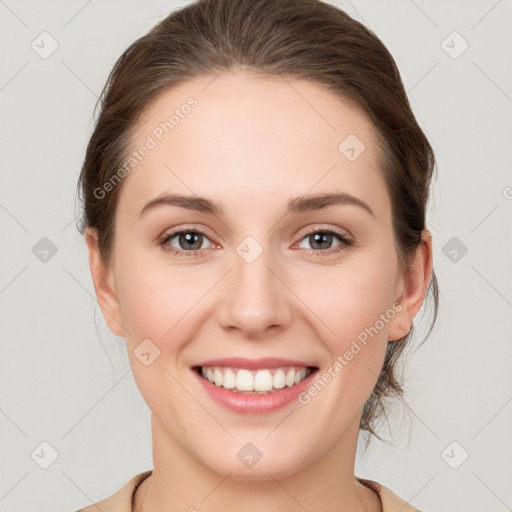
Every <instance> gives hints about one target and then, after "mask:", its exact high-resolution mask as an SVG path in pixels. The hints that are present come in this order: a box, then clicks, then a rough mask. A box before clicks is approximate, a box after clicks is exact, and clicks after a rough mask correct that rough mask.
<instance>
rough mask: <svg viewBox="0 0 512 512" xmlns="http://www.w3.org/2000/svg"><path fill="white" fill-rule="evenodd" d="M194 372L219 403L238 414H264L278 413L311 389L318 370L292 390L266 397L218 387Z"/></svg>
mask: <svg viewBox="0 0 512 512" xmlns="http://www.w3.org/2000/svg"><path fill="white" fill-rule="evenodd" d="M192 372H193V373H194V375H195V376H196V378H197V379H199V382H200V383H201V385H202V386H203V388H204V390H205V391H206V392H207V393H208V394H209V395H210V397H211V398H212V399H213V400H215V401H216V402H217V403H219V404H221V405H223V406H224V407H226V408H228V409H230V410H232V411H235V412H238V413H246V414H251V413H253V414H262V413H266V412H273V411H277V410H278V409H281V408H283V407H285V406H286V405H288V404H289V403H290V402H293V401H294V400H295V399H297V397H298V396H299V395H300V394H301V393H302V392H303V391H305V390H306V389H307V388H308V387H309V385H310V383H311V380H312V379H313V377H314V375H315V374H316V372H317V370H313V371H311V373H310V374H309V375H308V376H307V377H306V378H305V379H304V380H303V381H301V382H299V383H298V384H296V385H295V386H292V387H291V388H289V387H288V386H286V387H284V388H282V389H280V390H278V391H274V392H272V393H268V394H265V395H248V394H242V393H236V392H234V391H230V390H229V389H225V388H222V387H220V386H216V385H215V384H212V383H211V382H210V381H209V380H206V379H203V378H202V377H201V376H200V375H199V374H198V373H197V372H196V371H195V370H192Z"/></svg>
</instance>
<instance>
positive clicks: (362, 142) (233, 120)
mask: <svg viewBox="0 0 512 512" xmlns="http://www.w3.org/2000/svg"><path fill="white" fill-rule="evenodd" d="M374 131H375V129H374V126H373V125H372V123H371V122H370V121H369V119H368V118H367V116H366V115H365V114H364V113H363V112H362V111H361V110H360V109H359V108H358V107H357V106H356V105H354V104H353V103H351V102H349V101H347V100H343V99H341V98H340V97H338V96H337V95H335V94H334V93H332V92H329V91H327V90H325V89H324V88H322V87H321V86H320V85H318V84H315V83H312V82H309V81H306V80H292V79H289V78H282V77H268V76H258V75H254V74H251V73H248V72H244V71H239V72H225V73H221V74H220V75H218V76H217V77H212V76H208V77H201V78H196V79H194V80H192V81H189V82H185V83H182V84H180V85H179V86H176V87H174V88H171V89H169V90H166V91H164V92H162V93H160V94H159V96H158V97H157V98H156V99H154V100H153V101H152V102H151V103H150V105H149V106H148V108H147V109H146V112H145V114H144V116H143V118H142V119H141V121H140V122H139V124H138V125H137V127H136V129H135V130H134V132H133V138H132V145H131V151H132V152H138V153H139V155H138V158H137V161H136V162H135V160H133V162H134V163H135V165H133V166H132V167H130V169H129V175H128V176H127V183H126V184H125V187H124V191H123V193H122V194H121V200H122V197H123V195H124V196H125V200H126V198H129V199H130V202H131V203H137V204H139V205H140V202H141V201H142V200H148V199H151V198H153V197H155V196H157V195H158V194H161V193H164V192H180V193H189V194H190V193H193V194H197V195H201V196H209V197H214V198H217V199H218V200H219V201H220V202H222V203H223V204H224V203H225V202H226V203H228V202H229V201H232V203H233V204H236V205H245V206H247V205H250V206H253V207H255V208H258V207H265V205H268V204H269V202H270V201H272V200H275V201H284V202H286V200H287V199H288V198H289V197H292V196H293V197H295V196H298V195H304V194H306V193H308V192H312V193H320V192H332V191H334V189H336V191H338V190H342V191H344V192H347V193H350V194H353V195H356V196H359V197H361V198H365V200H366V201H371V202H372V204H373V205H374V206H375V209H376V210H377V211H379V209H380V210H381V211H380V213H383V212H384V211H385V210H387V209H388V205H387V193H386V190H385V185H384V182H383V180H382V177H381V175H380V172H379V171H378V161H379V149H378V146H377V139H376V135H375V133H374ZM144 147H146V148H149V149H146V150H143V148H144ZM141 153H144V156H142V157H141ZM130 154H132V153H130ZM127 156H130V155H127ZM269 193H271V195H269Z"/></svg>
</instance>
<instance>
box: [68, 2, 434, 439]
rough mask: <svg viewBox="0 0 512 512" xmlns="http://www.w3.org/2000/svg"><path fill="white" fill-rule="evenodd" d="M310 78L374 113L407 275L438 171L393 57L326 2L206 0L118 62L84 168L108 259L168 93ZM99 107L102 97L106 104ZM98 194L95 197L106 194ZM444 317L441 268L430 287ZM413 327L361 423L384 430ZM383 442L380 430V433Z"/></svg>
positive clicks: (83, 185) (390, 353)
mask: <svg viewBox="0 0 512 512" xmlns="http://www.w3.org/2000/svg"><path fill="white" fill-rule="evenodd" d="M237 68H244V69H248V70H250V71H251V72H253V73H255V74H264V75H269V76H272V75H274V76H277V77H279V76H282V77H287V78H292V79H293V78H296V79H307V80H310V81H313V82H314V83H316V84H319V85H321V86H323V87H325V88H327V89H328V90H329V91H332V92H333V93H334V94H336V95H338V96H339V97H340V98H343V99H346V100H350V101H352V102H355V103H356V104H357V105H358V106H359V107H360V108H361V109H362V110H363V111H364V112H365V113H366V115H368V116H369V118H370V119H371V121H372V122H373V124H374V126H375V127H376V134H377V137H378V140H379V143H380V146H381V149H382V150H381V163H380V171H381V172H382V174H383V176H384V179H385V181H386V184H387V188H388V193H389V195H390V199H391V205H392V214H393V230H394V237H395V245H396V249H397V254H398V257H399V261H400V264H401V268H402V270H405V269H406V268H407V263H408V261H409V257H410V256H411V255H412V254H413V252H414V250H415V249H416V248H417V247H418V244H419V242H420V234H421V231H422V230H423V229H424V228H425V227H426V224H425V214H426V208H427V202H428V198H429V189H430V183H431V179H432V176H433V173H434V168H435V159H434V153H433V151H432V148H431V146H430V144H429V142H428V140H427V138H426V136H425V134H424V133H423V131H422V130H421V128H420V126H419V125H418V123H417V121H416V119H415V116H414V114H413V112H412V110H411V107H410V105H409V101H408V99H407V95H406V92H405V90H404V86H403V83H402V80H401V78H400V74H399V72H398V69H397V66H396V64H395V62H394V60H393V57H392V56H391V54H390V53H389V52H388V50H387V49H386V47H385V46H384V45H383V43H382V42H381V41H380V40H379V39H378V37H377V36H376V35H375V34H373V32H371V31H370V30H369V29H367V28H366V27H364V26H363V25H362V24H361V23H359V22H357V21H355V20H354V19H352V18H351V17H350V16H348V15H347V14H346V13H344V12H343V11H341V10H340V9H338V8H336V7H334V6H332V5H329V4H327V3H324V2H321V1H319V0H279V1H276V0H199V1H198V2H195V3H193V4H190V5H187V6H186V7H184V8H182V9H180V10H178V11H175V12H173V13H171V14H170V15H169V16H168V17H166V18H165V19H163V20H162V21H160V22H159V23H158V24H157V25H156V26H155V27H154V28H153V29H152V30H151V31H150V32H149V33H147V34H146V35H144V36H143V37H141V38H139V39H137V40H136V41H135V42H134V43H132V44H131V45H130V46H129V47H128V48H127V49H126V50H125V52H124V53H123V54H122V55H121V57H120V58H119V59H118V61H117V62H116V64H115V65H114V68H113V69H112V71H111V73H110V75H109V77H108V80H107V83H106V84H105V87H104V88H103V91H102V94H101V97H100V99H99V104H100V112H99V116H98V117H97V120H96V125H95V129H94V131H93V133H92V136H91V138H90V141H89V144H88V146H87V151H86V154H85V160H84V163H83V166H82V170H81V174H80V178H79V183H78V193H79V197H80V199H81V201H82V203H83V218H82V224H81V226H79V230H80V232H82V233H83V232H84V228H85V226H90V227H93V228H96V229H97V232H98V242H99V249H100V252H101V255H102V258H103V259H104V261H106V262H108V261H109V258H110V256H111V252H112V247H113V241H114V226H115V215H116V206H117V203H118V198H119V193H120V191H121V189H122V184H123V181H124V179H126V178H124V179H123V181H121V182H120V183H119V185H118V186H114V187H111V190H109V192H108V194H106V195H105V197H98V193H97V191H98V190H100V189H102V188H103V187H104V185H105V184H106V183H108V182H109V180H112V177H114V174H115V173H116V170H118V169H120V168H121V166H122V164H123V162H124V161H125V158H126V155H127V153H128V151H129V148H130V143H131V136H132V134H133V131H134V129H135V128H136V126H137V123H138V121H139V119H140V118H141V116H142V114H143V113H144V112H145V110H146V109H147V108H148V107H149V105H150V104H151V102H152V100H154V99H155V98H156V96H157V95H159V94H160V93H162V92H164V91H165V90H166V89H169V88H172V87H173V86H176V85H178V84H181V83H183V82H185V81H187V80H192V79H194V78H195V77H199V76H204V75H207V74H211V75H215V74H218V73H220V72H221V71H223V70H225V69H234V70H236V69H237ZM96 108H98V104H97V105H96ZM95 191H96V192H95ZM428 295H429V296H431V297H432V298H433V300H434V315H433V319H432V323H431V325H430V330H429V332H428V333H427V336H428V334H430V331H431V330H432V327H433V324H434V322H435V319H436V316H437V309H438V286H437V280H436V277H435V274H434V273H433V275H432V279H431V281H430V283H429V287H428ZM412 334H413V327H411V330H410V332H409V334H408V335H407V336H404V337H403V338H401V339H400V340H397V341H395V342H389V343H388V347H387V352H386V356H385V361H384V365H383V368H382V371H381V374H380V376H379V378H378V381H377V384H376V386H375V389H374V391H373V393H372V395H371V396H370V398H369V400H368V401H367V403H366V404H365V406H364V409H363V414H362V418H361V425H360V427H361V429H362V430H365V431H367V432H369V433H372V434H375V435H377V434H376V433H375V430H374V428H375V425H376V422H377V420H378V419H379V418H380V417H381V416H382V413H385V408H384V405H385V402H386V400H387V399H388V398H391V397H393V396H398V397H402V387H401V382H400V379H399V378H398V376H397V369H396V363H397V360H398V358H399V356H400V354H401V353H402V351H403V349H404V347H405V346H406V343H407V342H408V341H409V338H410V337H411V336H412ZM377 437H379V436H377Z"/></svg>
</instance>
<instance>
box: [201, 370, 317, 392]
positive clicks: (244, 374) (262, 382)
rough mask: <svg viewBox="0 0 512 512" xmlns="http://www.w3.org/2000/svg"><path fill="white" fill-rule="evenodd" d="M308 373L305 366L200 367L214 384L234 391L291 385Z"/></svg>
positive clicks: (203, 373) (264, 389) (269, 388)
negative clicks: (268, 367)
mask: <svg viewBox="0 0 512 512" xmlns="http://www.w3.org/2000/svg"><path fill="white" fill-rule="evenodd" d="M309 373H310V370H309V369H307V368H272V369H268V370H267V369H264V370H253V371H251V370H246V369H244V368H240V369H238V368H225V367H218V366H213V367H208V368H206V367H201V375H202V376H203V377H204V378H205V379H207V380H209V381H210V382H212V383H214V384H215V385H216V386H219V387H223V388H226V389H233V390H236V391H260V392H264V391H271V390H272V389H281V388H284V387H285V386H288V387H292V386H294V385H295V384H298V383H299V382H300V381H302V380H304V379H305V378H306V377H307V376H308V375H309Z"/></svg>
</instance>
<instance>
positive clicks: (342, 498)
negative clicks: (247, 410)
mask: <svg viewBox="0 0 512 512" xmlns="http://www.w3.org/2000/svg"><path fill="white" fill-rule="evenodd" d="M191 95H193V96H194V97H195V98H196V99H197V100H198V106H197V107H196V108H195V109H193V110H192V112H191V113H190V114H189V115H188V116H186V117H185V118H184V119H181V120H180V123H179V125H178V126H176V127H175V129H174V130H173V131H172V132H170V133H169V134H167V135H166V136H165V137H164V138H163V140H162V141H161V142H160V143H159V144H158V145H157V147H156V148H154V149H153V150H152V151H151V152H150V153H149V154H148V155H147V156H146V157H145V158H144V159H143V160H142V161H141V162H140V163H139V164H138V165H137V166H136V168H134V169H133V170H132V172H131V173H130V174H129V175H128V176H127V177H126V178H125V180H126V181H125V182H124V184H123V188H122V191H121V194H120V198H119V203H118V209H117V216H116V221H115V222H116V224H115V231H116V235H115V242H114V250H113V254H112V257H111V259H110V261H109V262H108V263H106V262H104V261H102V259H101V258H100V256H99V251H98V245H97V236H96V233H95V231H94V229H91V228H88V229H87V231H86V240H87V244H88V249H89V261H90V267H91V272H92V276H93V281H94V286H95V290H96V295H97V298H98V302H99V304H100V306H101V309H102V312H103V315H104V317H105V320H106V322H107V324H108V326H109V328H110V329H111V330H112V332H114V333H115V334H117V335H118V336H122V337H125V338H126V343H127V349H128V354H129V357H130V363H131V367H132V370H133V374H134V377H135V380H136V383H137V386H138V387H139V389H140V392H141V394H142V396H143V398H144V400H145V401H146V403H147V404H148V406H149V408H150V410H151V413H152V415H151V425H152V442H153V462H154V469H153V474H152V476H151V477H150V478H148V479H147V480H145V481H144V482H143V484H142V485H141V486H140V487H139V489H138V491H137V493H136V496H135V504H134V510H135V511H136V512H142V511H144V512H147V511H150V510H188V509H189V508H190V507H196V508H197V509H198V510H200V511H201V512H203V511H209V512H210V511H211V512H217V511H221V510H222V511H230V510H240V509H243V510H245V511H248V512H250V511H261V510H266V511H299V510H300V511H302V510H303V509H304V508H305V509H307V510H308V511H310V512H313V511H331V510H332V511H334V510H351V511H363V510H365V511H378V510H380V501H379V499H378V497H377V495H376V494H374V493H373V492H372V491H371V490H369V489H368V488H366V487H365V486H363V485H361V484H360V483H359V482H357V480H356V479H355V477H354V462H355V455H356V443H357V436H358V428H359V421H360V418H361V413H362V408H363V406H364V404H365V402H366V401H367V399H368V397H369V396H370V394H371V392H372V389H373V388H374V386H375V383H376V380H377V376H378V374H379V372H380V368H381V366H382V363H383V360H384V354H385V350H386V346H387V343H388V340H390V341H392V340H397V339H399V338H401V337H403V336H404V335H405V334H406V333H407V332H408V331H409V329H410V326H411V322H412V320H413V318H414V317H415V315H416V314H417V312H418V311H419V309H420V307H421V304H422V302H423V300H424V297H425V293H426V288H427V284H428V281H429V279H430V276H431V271H432V245H431V238H430V234H429V233H428V232H427V231H424V232H423V234H422V242H421V243H420V245H419V246H418V249H417V251H416V253H415V255H414V257H413V259H412V260H411V264H410V266H409V268H408V270H407V271H406V272H405V273H402V272H400V270H399V264H398V256H397V252H396V247H395V246H394V242H393V231H392V217H391V204H390V199H389V196H388V192H387V189H386V187H385V184H384V181H383V178H382V176H381V175H380V173H379V171H378V167H379V165H378V162H379V152H378V146H377V140H376V136H375V133H374V127H373V126H372V124H371V122H370V121H369V120H368V119H367V117H366V116H365V115H364V114H363V113H362V112H361V111H360V110H359V109H358V108H357V107H356V106H354V105H353V104H350V103H348V102H347V101H344V100H343V101H342V100H340V98H338V97H337V96H334V95H333V94H332V93H330V92H328V91H326V90H324V89H322V88H321V87H320V86H319V85H317V84H314V83H310V82H307V81H303V80H293V81H291V80H286V81H285V80H282V79H280V78H278V77H277V78H276V77H256V76H253V75H251V74H250V73H248V72H246V71H242V70H237V71H236V72H235V71H231V72H229V73H228V72H224V73H222V74H221V75H220V76H218V77H217V78H216V79H215V80H214V81H212V77H207V78H206V77H203V78H200V79H195V80H194V81H191V82H187V83H185V84H181V85H180V86H178V87H175V88H173V89H171V90H168V91H166V92H165V93H163V94H161V95H160V96H159V97H158V98H157V99H156V100H155V101H154V102H153V103H152V104H151V105H150V108H149V109H148V111H147V112H146V115H145V117H144V118H143V119H142V120H141V122H140V123H139V125H138V126H137V129H136V132H135V135H134V139H133V148H138V147H140V146H141V145H142V144H143V143H144V141H145V140H146V137H147V136H148V134H151V131H152V130H153V129H154V128H155V127H156V126H158V124H159V123H160V122H162V121H163V120H166V119H168V117H169V115H171V113H172V112H173V111H174V110H175V109H176V108H178V107H180V105H182V104H183V103H185V102H186V100H187V98H188V97H190V96H191ZM305 100H307V101H305ZM351 133H352V134H356V135H357V137H358V138H359V139H360V140H362V141H363V142H364V144H365V146H366V149H365V151H364V152H363V153H362V154H361V155H360V156H359V157H358V158H357V159H356V160H355V161H349V160H348V159H347V158H345V156H344V155H343V154H341V152H340V151H339V150H338V145H339V144H340V142H341V141H342V140H343V139H344V138H345V137H347V135H348V134H351ZM333 191H337V192H338V191H339V192H345V193H349V194H351V195H353V196H356V197H357V198H359V199H361V200H363V201H365V202H366V203H367V204H368V205H369V206H370V207H371V209H372V210H373V212H374V215H371V214H369V213H368V212H366V211H365V210H364V209H363V208H360V207H358V206H355V205H332V206H329V207H327V208H322V209H318V210H316V211H310V212H303V213H289V214H287V215H284V209H285V205H286V203H287V201H288V200H289V199H291V198H294V197H299V196H303V195H304V194H313V193H329V192H333ZM163 193H180V194H189V195H198V196H202V197H208V198H211V199H213V200H216V201H218V202H219V203H220V204H221V205H222V207H223V209H224V216H223V217H218V216H215V215H211V214H207V213H203V212H195V211H191V210H187V209H184V208H180V207H178V206H163V207H160V208H155V209H152V210H150V211H148V212H147V213H146V214H145V215H143V216H142V217H139V212H140V211H141V209H142V208H143V206H144V205H145V204H146V203H147V202H148V201H150V200H151V199H154V198H155V197H157V196H159V195H161V194H163ZM181 227H183V228H184V229H185V228H187V229H196V230H201V231H202V232H204V233H205V238H203V243H202V247H203V254H200V255H195V256H187V255H183V256H178V255H176V254H174V253H173V252H172V251H169V250H165V248H164V247H163V246H162V245H159V238H160V237H161V236H162V235H164V234H166V233H169V232H170V231H171V228H177V229H179V228H181ZM312 228H315V231H322V229H327V228H331V229H335V230H338V231H339V232H341V233H342V234H345V235H348V234H350V235H351V236H352V239H353V240H354V245H353V246H351V247H347V248H344V249H342V250H341V251H340V252H337V253H332V249H331V251H330V252H331V254H328V252H327V251H329V250H330V249H329V247H333V248H334V247H336V246H338V244H339V243H340V241H339V240H338V239H337V238H336V237H333V239H332V242H331V245H330V246H327V248H326V249H322V248H318V245H314V243H315V242H314V240H312V238H311V237H309V236H307V235H308V230H309V229H312ZM316 228H318V229H316ZM247 236H252V237H254V238H255V239H256V240H257V241H258V243H259V244H260V246H261V248H262V249H263V252H262V253H261V254H260V256H259V257H258V258H257V259H256V260H255V261H253V262H252V263H247V262H246V261H245V260H244V259H243V258H241V257H240V256H239V255H238V254H237V252H236V248H237V246H238V245H239V244H240V243H241V242H242V240H244V238H245V237H247ZM171 245H172V247H171V248H174V249H181V250H182V251H187V250H188V251H189V252H191V250H190V249H189V248H188V247H190V246H187V245H183V243H182V244H181V245H180V243H179V238H178V237H175V238H174V239H173V240H172V241H171V242H168V244H167V246H168V247H169V246H171ZM228 271H229V272H228ZM397 303H399V304H400V305H401V311H400V312H399V313H396V315H395V316H394V318H393V319H391V320H389V321H388V323H386V324H385V326H384V328H383V329H382V330H381V331H379V333H378V335H377V336H375V337H373V338H372V339H371V340H370V342H369V343H368V344H367V345H366V346H365V347H364V348H363V349H362V350H361V351H360V352H359V353H358V354H357V356H355V357H354V358H353V359H352V360H351V361H350V362H349V363H348V364H347V365H346V367H344V369H343V371H341V372H340V373H339V374H338V375H337V376H336V378H334V379H332V381H331V382H330V383H329V384H328V385H327V386H326V387H325V389H323V390H322V392H321V393H319V394H318V395H317V396H316V397H314V398H313V399H312V400H311V401H310V402H309V403H308V404H307V405H302V404H300V403H298V402H296V401H294V402H292V403H291V404H289V405H288V406H286V407H285V408H284V409H281V410H278V411H276V412H272V413H266V414H260V415H254V414H250V415H242V414H237V413H235V412H232V411H229V410H227V409H225V408H224V407H223V406H221V405H219V404H217V403H214V402H212V401H211V399H210V398H209V397H208V396H207V395H206V394H205V392H204V391H203V389H202V387H201V386H200V385H199V382H198V381H197V378H196V377H195V376H194V375H193V373H192V371H191V366H192V365H194V364H195V363H197V362H199V361H201V360H206V359H213V358H218V357H229V356H231V357H247V358H250V359H252V358H260V357H284V358H294V359H300V360H304V361H308V362H310V364H311V365H314V366H317V367H319V369H320V370H319V375H321V374H322V373H323V372H325V371H327V369H328V368H329V367H330V366H332V364H333V362H334V361H335V359H336V356H338V355H342V354H344V353H345V351H346V350H347V349H348V348H349V347H350V344H351V342H352V341H353V340H354V339H356V337H357V335H358V334H359V333H361V332H362V331H364V329H365V328H368V327H370V326H372V325H374V324H375V322H376V321H377V320H378V319H379V315H380V314H382V313H385V312H386V311H388V310H390V308H392V307H393V305H394V304H397ZM147 338H149V339H150V340H151V341H152V343H154V345H156V346H157V347H158V349H159V350H160V355H159V357H158V358H156V359H155V360H154V361H153V362H152V364H150V365H149V366H145V365H144V364H141V362H140V361H139V360H138V358H137V357H136V356H135V355H134V350H135V349H136V348H137V346H138V345H139V344H140V343H141V341H142V340H144V339H147ZM247 442H252V443H253V444H255V445H256V446H257V447H258V449H259V450H260V451H261V452H262V454H263V456H262V458H261V459H260V461H259V462H258V463H257V464H256V465H254V466H253V467H252V468H248V467H246V466H245V465H244V464H242V463H241V462H240V461H239V460H238V458H237V457H236V454H237V452H238V450H240V448H241V447H242V446H244V445H245V444H246V443H247Z"/></svg>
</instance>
